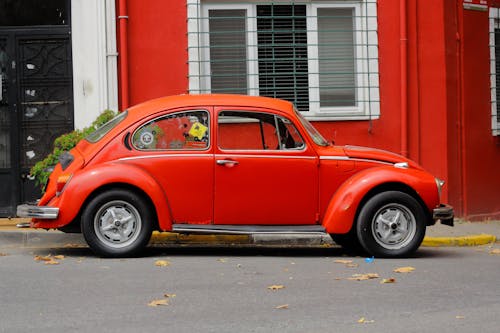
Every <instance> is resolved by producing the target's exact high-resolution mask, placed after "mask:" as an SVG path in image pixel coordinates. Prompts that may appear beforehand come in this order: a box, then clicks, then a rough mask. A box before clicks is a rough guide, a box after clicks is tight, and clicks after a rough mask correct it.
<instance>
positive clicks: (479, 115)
mask: <svg viewBox="0 0 500 333" xmlns="http://www.w3.org/2000/svg"><path fill="white" fill-rule="evenodd" d="M462 1H463V0H440V1H438V0H399V1H396V0H391V1H388V0H379V1H378V37H379V70H380V98H381V103H380V107H381V116H380V119H375V120H372V121H338V122H316V123H315V124H314V125H315V126H316V127H317V128H318V129H319V130H320V131H321V132H322V133H323V135H324V136H325V137H326V138H328V139H334V140H335V142H336V143H337V144H340V145H343V144H354V145H366V146H372V147H378V148H382V149H387V150H390V151H393V152H396V153H401V152H402V150H403V147H402V135H403V134H404V133H405V131H404V129H402V119H403V118H402V114H401V112H402V104H401V91H402V89H401V87H402V85H403V87H404V86H405V85H407V86H408V90H407V93H408V103H407V109H408V111H407V112H408V114H407V117H408V125H407V126H408V127H407V131H406V132H407V134H406V139H407V141H408V155H409V157H410V158H412V159H414V160H415V161H417V162H419V163H420V164H422V165H423V166H424V167H425V168H426V169H427V170H429V171H430V172H432V173H433V174H434V175H436V176H437V177H440V178H443V179H445V180H447V186H446V187H445V192H444V198H445V200H449V202H450V203H451V204H452V205H454V206H455V208H456V209H457V213H458V215H459V216H470V217H475V216H481V217H492V216H495V214H497V215H498V212H499V211H500V206H499V205H500V192H499V191H500V177H499V176H498V172H496V173H495V169H497V167H498V166H500V152H499V151H500V146H499V145H498V140H496V139H495V138H494V137H492V135H491V118H490V114H491V111H490V98H489V94H490V89H489V49H488V44H489V40H488V15H487V13H481V12H472V11H464V10H463V6H462ZM402 2H405V3H406V6H407V8H406V27H407V40H404V39H403V40H402V38H401V36H400V33H401V30H400V27H401V15H400V4H401V3H402ZM127 4H128V16H129V20H128V36H127V37H128V42H129V45H128V50H129V61H130V63H129V67H128V68H129V80H130V84H129V92H130V104H136V103H139V102H142V101H145V100H147V99H150V98H154V97H158V96H163V95H172V94H179V93H186V92H187V91H188V65H187V37H186V36H187V12H186V10H187V6H186V1H185V0H175V1H162V0H149V1H147V2H144V1H139V0H128V1H127ZM479 35H480V36H479ZM403 44H406V45H407V48H408V54H407V65H408V66H407V70H406V73H407V75H408V76H407V81H406V82H401V67H400V64H401V56H400V55H401V52H400V47H401V45H403Z"/></svg>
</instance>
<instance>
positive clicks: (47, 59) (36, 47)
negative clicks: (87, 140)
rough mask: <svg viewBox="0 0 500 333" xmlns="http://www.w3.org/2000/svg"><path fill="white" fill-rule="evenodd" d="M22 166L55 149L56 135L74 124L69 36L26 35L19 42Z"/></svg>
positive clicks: (26, 165) (25, 166)
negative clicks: (44, 36)
mask: <svg viewBox="0 0 500 333" xmlns="http://www.w3.org/2000/svg"><path fill="white" fill-rule="evenodd" d="M18 48H19V55H20V63H19V66H20V70H19V73H20V78H19V81H20V85H19V92H18V96H19V102H20V106H19V108H18V110H19V111H20V113H21V116H20V120H21V133H20V139H21V141H20V143H21V146H22V150H21V156H20V159H21V167H22V168H29V167H31V166H33V165H34V164H35V163H36V162H37V161H39V160H40V159H42V158H44V157H45V156H46V155H47V154H48V153H50V151H51V150H52V143H53V141H54V139H55V138H56V137H58V136H59V135H61V134H64V133H66V132H69V131H71V130H72V128H73V109H72V104H73V103H72V95H73V94H72V83H71V82H72V80H71V61H70V59H71V54H70V40H69V38H47V39H25V40H20V41H19V44H18Z"/></svg>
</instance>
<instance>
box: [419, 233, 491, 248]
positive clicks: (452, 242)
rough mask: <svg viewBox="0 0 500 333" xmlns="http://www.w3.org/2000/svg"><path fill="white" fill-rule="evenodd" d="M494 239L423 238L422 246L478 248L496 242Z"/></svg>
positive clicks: (477, 237)
mask: <svg viewBox="0 0 500 333" xmlns="http://www.w3.org/2000/svg"><path fill="white" fill-rule="evenodd" d="M496 240H497V239H496V237H495V236H493V235H489V234H480V235H470V236H460V237H425V238H424V241H423V242H422V246H425V247H440V246H480V245H487V244H491V243H495V242H496Z"/></svg>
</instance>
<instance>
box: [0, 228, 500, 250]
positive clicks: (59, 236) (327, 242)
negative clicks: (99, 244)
mask: <svg viewBox="0 0 500 333" xmlns="http://www.w3.org/2000/svg"><path fill="white" fill-rule="evenodd" d="M496 241H497V238H496V237H495V236H494V235H490V234H478V235H469V236H459V237H425V238H424V240H423V242H422V245H421V246H422V247H446V246H449V247H452V246H481V245H487V244H492V243H495V242H496ZM0 245H4V246H22V247H36V246H48V245H53V246H77V247H81V246H87V244H86V242H85V240H84V238H83V235H82V234H65V233H63V232H61V231H53V230H51V231H40V230H38V231H31V230H30V229H28V230H23V231H19V230H0ZM149 245H153V246H155V245H156V246H161V245H165V246H175V245H187V246H190V245H192V246H202V245H203V246H230V245H239V246H263V247H266V246H269V247H272V246H275V247H294V246H296V247H336V246H338V245H337V244H335V243H334V242H333V241H332V239H331V238H330V236H328V235H309V234H293V235H286V236H284V235H272V234H253V235H224V234H217V235H200V234H179V233H171V232H158V231H154V232H153V234H152V236H151V240H150V242H149Z"/></svg>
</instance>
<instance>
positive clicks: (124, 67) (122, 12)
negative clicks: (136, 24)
mask: <svg viewBox="0 0 500 333" xmlns="http://www.w3.org/2000/svg"><path fill="white" fill-rule="evenodd" d="M118 22H119V26H120V36H119V38H120V50H119V51H118V53H119V56H120V79H121V84H120V96H121V100H120V110H122V111H123V110H125V109H126V108H128V106H129V89H128V38H127V35H128V32H127V26H128V15H127V0H120V1H119V8H118Z"/></svg>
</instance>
